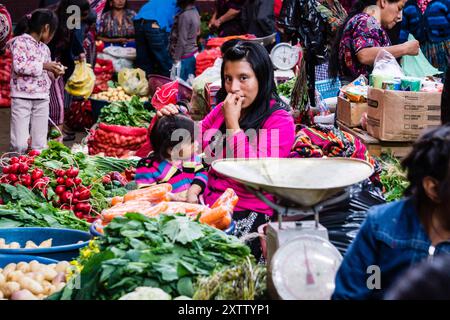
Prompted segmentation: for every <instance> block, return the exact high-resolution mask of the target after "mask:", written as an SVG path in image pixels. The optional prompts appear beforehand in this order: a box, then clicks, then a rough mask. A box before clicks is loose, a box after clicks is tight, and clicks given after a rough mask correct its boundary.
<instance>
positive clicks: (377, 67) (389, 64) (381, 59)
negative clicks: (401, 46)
mask: <svg viewBox="0 0 450 320" xmlns="http://www.w3.org/2000/svg"><path fill="white" fill-rule="evenodd" d="M372 74H373V75H389V76H390V77H392V78H396V77H399V78H402V77H404V76H405V75H404V74H403V71H402V68H401V67H400V65H399V64H398V62H397V60H396V59H395V58H394V56H393V55H392V54H391V53H389V52H387V51H386V50H380V51H379V52H378V54H377V57H376V58H375V62H374V64H373V71H372Z"/></svg>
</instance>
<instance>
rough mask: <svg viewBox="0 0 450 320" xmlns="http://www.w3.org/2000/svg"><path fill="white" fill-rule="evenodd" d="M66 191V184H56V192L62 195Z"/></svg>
mask: <svg viewBox="0 0 450 320" xmlns="http://www.w3.org/2000/svg"><path fill="white" fill-rule="evenodd" d="M65 191H66V187H65V186H62V185H59V186H56V188H55V193H56V194H57V195H61V194H62V193H64V192H65Z"/></svg>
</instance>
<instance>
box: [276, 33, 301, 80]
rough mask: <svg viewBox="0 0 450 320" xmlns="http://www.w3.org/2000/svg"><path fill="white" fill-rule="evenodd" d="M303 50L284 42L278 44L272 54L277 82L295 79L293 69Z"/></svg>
mask: <svg viewBox="0 0 450 320" xmlns="http://www.w3.org/2000/svg"><path fill="white" fill-rule="evenodd" d="M300 52H301V48H299V47H296V46H292V45H290V44H289V43H286V42H282V43H279V44H277V45H276V46H275V47H273V49H272V50H271V52H270V58H271V60H272V64H273V66H274V67H275V68H276V70H275V73H274V75H275V79H277V81H281V80H289V79H292V78H294V77H295V74H294V71H292V69H293V68H294V67H295V65H296V64H297V62H298V60H299V58H300Z"/></svg>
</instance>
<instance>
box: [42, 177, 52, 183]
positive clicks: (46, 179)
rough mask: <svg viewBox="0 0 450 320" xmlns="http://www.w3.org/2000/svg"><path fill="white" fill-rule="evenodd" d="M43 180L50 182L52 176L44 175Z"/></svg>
mask: <svg viewBox="0 0 450 320" xmlns="http://www.w3.org/2000/svg"><path fill="white" fill-rule="evenodd" d="M42 180H44V181H45V182H49V181H50V178H49V177H43V178H42Z"/></svg>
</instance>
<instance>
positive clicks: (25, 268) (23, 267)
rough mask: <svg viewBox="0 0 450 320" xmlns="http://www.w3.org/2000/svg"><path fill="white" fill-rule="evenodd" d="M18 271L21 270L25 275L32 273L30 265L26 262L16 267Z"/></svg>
mask: <svg viewBox="0 0 450 320" xmlns="http://www.w3.org/2000/svg"><path fill="white" fill-rule="evenodd" d="M16 270H20V271H22V272H23V273H27V272H30V265H29V264H28V263H26V262H19V263H18V264H17V266H16Z"/></svg>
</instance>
